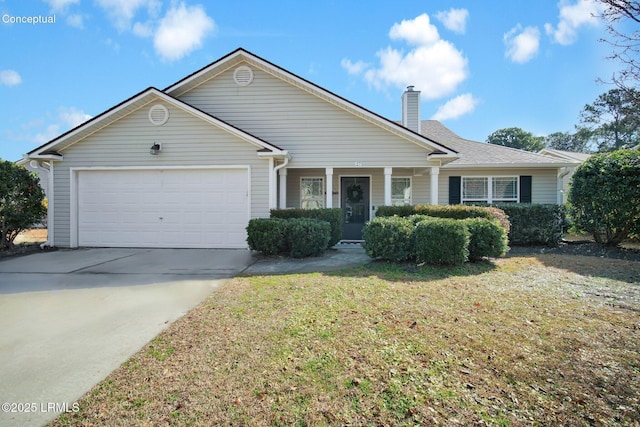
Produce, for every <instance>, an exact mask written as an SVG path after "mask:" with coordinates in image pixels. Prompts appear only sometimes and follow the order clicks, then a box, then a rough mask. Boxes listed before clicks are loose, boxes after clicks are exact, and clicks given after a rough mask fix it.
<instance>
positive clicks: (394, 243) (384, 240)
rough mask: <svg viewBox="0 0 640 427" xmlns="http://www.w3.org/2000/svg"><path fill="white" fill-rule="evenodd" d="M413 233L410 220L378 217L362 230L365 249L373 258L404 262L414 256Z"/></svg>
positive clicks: (395, 217)
mask: <svg viewBox="0 0 640 427" xmlns="http://www.w3.org/2000/svg"><path fill="white" fill-rule="evenodd" d="M412 233H413V223H412V222H411V220H409V219H408V218H401V217H398V216H392V217H376V218H374V219H373V220H371V221H369V222H367V223H366V224H365V226H364V229H363V230H362V235H363V238H364V244H363V247H364V249H365V250H366V252H367V255H369V256H370V257H371V258H381V259H388V260H391V261H404V260H407V259H409V258H410V257H411V256H412V252H413V250H412V249H413V248H412Z"/></svg>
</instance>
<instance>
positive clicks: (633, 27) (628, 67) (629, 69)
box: [596, 0, 640, 105]
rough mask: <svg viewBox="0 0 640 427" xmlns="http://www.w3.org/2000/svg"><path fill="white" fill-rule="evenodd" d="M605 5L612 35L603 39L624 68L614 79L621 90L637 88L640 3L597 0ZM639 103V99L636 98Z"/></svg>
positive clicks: (604, 15) (630, 0)
mask: <svg viewBox="0 0 640 427" xmlns="http://www.w3.org/2000/svg"><path fill="white" fill-rule="evenodd" d="M596 1H597V2H598V3H600V4H602V5H603V6H604V7H603V8H602V12H601V13H600V18H602V19H603V20H604V21H605V22H606V25H607V31H608V32H609V34H610V35H611V39H610V40H603V41H605V42H607V43H609V44H610V45H611V46H612V48H613V53H612V54H611V56H610V57H609V58H610V59H613V60H615V61H619V62H620V63H621V65H622V67H623V68H622V70H621V71H620V72H618V73H617V75H616V74H614V76H613V81H614V82H615V83H616V84H617V85H618V87H620V88H621V89H630V88H637V87H638V83H639V82H640V63H639V62H638V54H639V53H640V30H638V25H639V24H640V2H639V1H637V0H596ZM635 102H636V105H640V99H638V98H636V99H635Z"/></svg>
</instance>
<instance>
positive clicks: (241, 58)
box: [164, 48, 458, 161]
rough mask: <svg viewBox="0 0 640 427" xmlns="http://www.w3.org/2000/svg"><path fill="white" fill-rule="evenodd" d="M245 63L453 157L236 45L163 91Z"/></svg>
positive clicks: (182, 89)
mask: <svg viewBox="0 0 640 427" xmlns="http://www.w3.org/2000/svg"><path fill="white" fill-rule="evenodd" d="M241 63H248V64H250V65H251V66H253V67H256V68H258V69H260V70H262V71H264V72H266V73H268V74H270V75H272V76H274V77H276V78H278V79H281V80H283V81H285V82H287V83H288V84H290V85H292V86H295V87H297V88H299V89H302V90H304V91H305V92H307V93H310V94H312V95H314V96H316V97H318V98H320V99H322V100H323V101H325V102H328V103H330V104H332V105H334V106H337V107H339V108H340V109H342V110H344V111H347V112H349V113H350V114H353V115H355V116H357V117H359V118H361V119H364V120H366V121H368V122H370V123H373V124H375V125H376V126H378V127H380V128H383V129H385V130H386V131H388V132H391V133H392V134H394V135H397V136H400V137H402V138H403V139H405V140H408V141H410V142H412V143H414V144H417V145H419V146H421V147H423V148H425V149H427V150H429V151H430V152H431V154H430V157H432V158H442V159H443V160H445V161H446V160H449V161H450V160H452V159H455V158H457V157H458V156H457V154H458V153H457V151H456V150H455V149H452V148H451V147H448V146H446V145H445V144H442V143H441V142H439V141H436V140H434V139H431V138H429V137H428V136H425V135H421V134H418V133H415V132H413V131H411V130H409V129H407V128H405V127H403V126H402V125H400V124H398V123H395V122H393V121H391V120H388V119H386V118H385V117H382V116H380V115H378V114H376V113H374V112H372V111H370V110H368V109H366V108H364V107H362V106H360V105H357V104H355V103H353V102H351V101H349V100H347V99H345V98H343V97H341V96H339V95H336V94H335V93H333V92H330V91H328V90H327V89H324V88H322V87H320V86H318V85H316V84H314V83H312V82H310V81H308V80H306V79H304V78H302V77H299V76H297V75H295V74H293V73H291V72H289V71H287V70H285V69H283V68H281V67H279V66H277V65H275V64H273V63H271V62H269V61H267V60H265V59H263V58H260V57H258V56H256V55H254V54H253V53H250V52H248V51H246V50H244V49H242V48H239V49H237V50H235V51H233V52H231V53H229V54H228V55H226V56H224V57H222V58H220V59H219V60H217V61H215V62H213V63H211V64H209V65H207V66H205V67H203V68H201V69H200V70H198V71H196V72H194V73H192V74H190V75H189V76H187V77H185V78H183V79H182V80H180V81H178V82H176V83H174V84H173V85H171V86H169V87H167V88H166V89H165V90H164V91H165V92H166V93H167V94H170V95H172V96H175V97H180V96H182V95H184V94H186V93H187V92H189V91H191V90H193V89H195V88H197V87H198V86H200V85H202V84H204V83H205V82H207V81H209V80H211V79H213V78H215V77H216V76H218V75H220V74H222V73H224V72H226V71H228V70H230V69H231V68H233V67H235V66H238V65H240V64H241Z"/></svg>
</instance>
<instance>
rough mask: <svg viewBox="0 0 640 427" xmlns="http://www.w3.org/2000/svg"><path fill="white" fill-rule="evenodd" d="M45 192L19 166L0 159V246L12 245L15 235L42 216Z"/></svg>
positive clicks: (36, 181)
mask: <svg viewBox="0 0 640 427" xmlns="http://www.w3.org/2000/svg"><path fill="white" fill-rule="evenodd" d="M43 199H44V191H42V188H41V187H40V185H39V180H38V178H37V177H36V176H35V175H33V174H31V173H30V172H29V171H27V170H26V169H25V168H23V167H22V166H18V165H16V164H15V163H13V162H8V161H0V248H7V247H9V248H10V247H12V246H13V241H14V239H15V238H16V237H17V236H18V234H19V233H20V232H21V231H23V230H25V229H27V228H29V227H31V226H32V225H33V224H34V223H36V222H38V221H40V220H42V219H43V217H44V216H45V215H46V213H47V210H46V208H45V206H44V205H43V203H42V200H43Z"/></svg>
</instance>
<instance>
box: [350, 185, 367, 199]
mask: <svg viewBox="0 0 640 427" xmlns="http://www.w3.org/2000/svg"><path fill="white" fill-rule="evenodd" d="M363 195H364V193H363V191H362V187H361V186H360V185H358V184H353V185H350V186H349V187H347V200H348V201H349V202H351V203H360V202H361V201H362V197H363Z"/></svg>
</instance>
